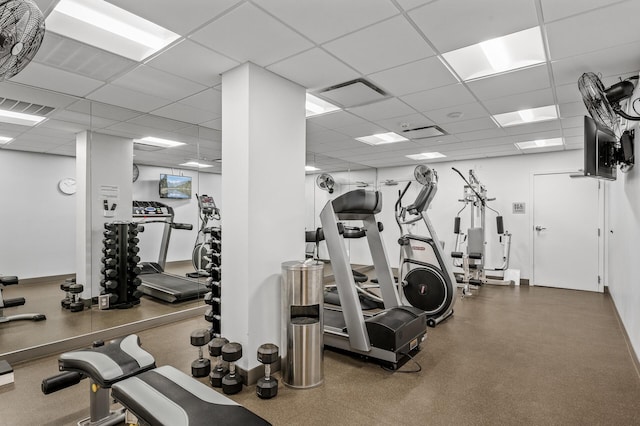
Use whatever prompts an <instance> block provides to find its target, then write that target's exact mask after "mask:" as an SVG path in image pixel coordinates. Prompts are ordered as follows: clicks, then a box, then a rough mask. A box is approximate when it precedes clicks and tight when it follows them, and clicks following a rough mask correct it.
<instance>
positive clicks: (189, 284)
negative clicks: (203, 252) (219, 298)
mask: <svg viewBox="0 0 640 426" xmlns="http://www.w3.org/2000/svg"><path fill="white" fill-rule="evenodd" d="M139 277H140V279H141V280H142V284H141V285H140V289H141V290H142V292H143V293H144V294H146V295H148V296H152V297H155V298H158V299H161V300H164V301H166V302H170V303H175V302H181V301H183V300H189V299H195V298H197V297H198V296H204V294H205V293H206V292H207V291H208V290H207V288H206V287H205V285H204V282H203V281H196V280H190V279H188V278H183V277H181V276H179V275H171V274H164V273H163V274H144V275H140V276H139Z"/></svg>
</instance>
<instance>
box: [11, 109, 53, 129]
mask: <svg viewBox="0 0 640 426" xmlns="http://www.w3.org/2000/svg"><path fill="white" fill-rule="evenodd" d="M46 118H47V117H43V116H41V115H33V114H25V113H22V112H15V111H8V110H6V109H0V121H1V122H3V123H10V124H18V125H20V126H35V125H36V124H38V123H40V122H42V121H44V120H46Z"/></svg>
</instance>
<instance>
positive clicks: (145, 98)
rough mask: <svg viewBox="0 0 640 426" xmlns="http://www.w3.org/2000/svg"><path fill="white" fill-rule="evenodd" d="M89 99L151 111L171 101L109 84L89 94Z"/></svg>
mask: <svg viewBox="0 0 640 426" xmlns="http://www.w3.org/2000/svg"><path fill="white" fill-rule="evenodd" d="M87 97H88V98H89V99H93V100H95V101H99V102H104V103H107V104H111V105H115V106H121V107H124V108H128V109H132V110H136V111H141V112H149V111H152V110H154V109H157V108H160V107H162V106H164V105H167V104H169V103H171V101H170V100H167V99H164V98H159V97H157V96H152V95H147V94H145V93H140V92H136V91H133V90H131V89H125V88H122V87H119V86H114V85H113V84H107V85H106V86H103V87H101V88H100V89H98V90H96V91H95V92H93V93H91V94H90V95H89V96H87Z"/></svg>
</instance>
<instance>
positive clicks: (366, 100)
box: [318, 78, 389, 108]
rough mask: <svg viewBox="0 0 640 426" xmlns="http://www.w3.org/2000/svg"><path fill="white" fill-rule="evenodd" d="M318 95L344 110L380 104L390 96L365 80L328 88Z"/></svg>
mask: <svg viewBox="0 0 640 426" xmlns="http://www.w3.org/2000/svg"><path fill="white" fill-rule="evenodd" d="M318 95H319V96H321V97H322V98H325V99H327V100H328V101H330V102H332V103H337V104H338V105H341V106H342V107H343V108H351V107H354V106H358V105H364V104H370V103H372V102H378V101H381V100H383V99H386V98H387V97H388V96H389V95H387V94H386V93H385V91H384V90H382V89H380V88H379V87H377V86H376V85H374V84H373V83H371V82H369V81H367V80H365V79H363V78H358V79H356V80H351V81H347V82H346V83H340V84H336V85H335V86H331V87H328V88H326V89H323V90H321V91H320V92H318Z"/></svg>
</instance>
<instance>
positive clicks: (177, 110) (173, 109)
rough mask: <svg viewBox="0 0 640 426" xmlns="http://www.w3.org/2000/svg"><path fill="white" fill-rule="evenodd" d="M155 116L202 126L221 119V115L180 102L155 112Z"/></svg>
mask: <svg viewBox="0 0 640 426" xmlns="http://www.w3.org/2000/svg"><path fill="white" fill-rule="evenodd" d="M153 114H154V115H159V116H161V117H167V118H172V119H174V120H180V121H185V122H187V123H193V124H200V123H204V122H207V121H210V120H214V119H216V118H219V114H216V113H214V112H211V111H203V110H201V109H198V108H193V107H190V106H188V105H183V104H181V103H178V102H176V103H173V104H171V105H167V106H165V107H162V108H159V109H157V110H155V111H153Z"/></svg>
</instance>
